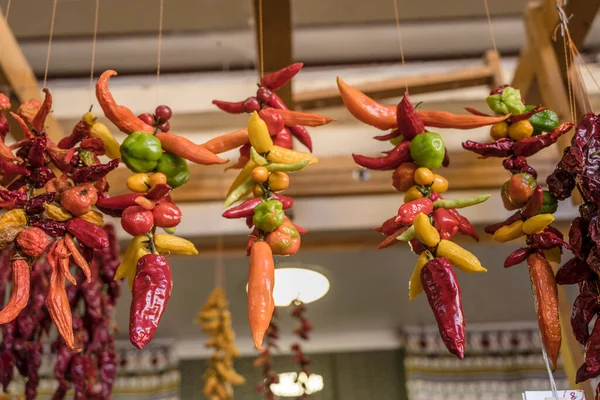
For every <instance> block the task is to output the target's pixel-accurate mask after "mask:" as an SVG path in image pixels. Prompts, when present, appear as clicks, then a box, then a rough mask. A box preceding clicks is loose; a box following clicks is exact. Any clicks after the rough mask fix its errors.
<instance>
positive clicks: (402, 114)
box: [338, 78, 507, 358]
mask: <svg viewBox="0 0 600 400" xmlns="http://www.w3.org/2000/svg"><path fill="white" fill-rule="evenodd" d="M338 88H339V90H340V94H341V95H342V99H343V101H344V104H345V105H346V108H347V109H348V110H349V111H350V112H351V113H352V115H354V116H355V117H356V118H357V119H358V120H360V121H362V122H364V123H366V124H369V125H372V126H374V127H377V128H379V129H382V130H384V129H392V132H391V133H389V134H387V135H382V136H376V137H375V139H376V140H381V141H387V140H389V141H390V142H391V143H392V144H393V145H394V146H395V147H394V148H393V149H392V150H391V151H387V152H385V153H386V155H385V156H382V157H366V156H362V155H355V154H354V155H353V157H354V161H355V162H356V163H357V164H358V165H360V166H362V167H365V168H369V169H375V170H386V171H391V170H393V171H394V172H393V174H392V182H393V186H394V188H395V189H396V190H398V191H405V192H406V193H405V196H404V202H405V203H404V204H403V205H402V206H401V207H400V208H399V209H398V212H397V214H396V215H394V216H393V217H391V218H389V219H388V220H386V221H385V222H384V223H383V224H382V225H381V226H380V227H378V228H375V230H376V231H377V232H380V233H382V234H383V235H385V236H386V238H385V239H384V240H383V242H382V243H380V244H379V246H378V249H382V248H386V247H389V246H392V245H394V244H396V243H398V242H399V241H405V242H408V243H409V244H410V247H411V249H412V250H413V252H415V254H417V255H419V260H418V261H417V265H416V267H415V269H414V271H413V273H412V275H411V278H410V282H409V298H410V299H414V298H415V297H416V296H417V295H418V294H420V293H421V292H423V291H424V292H425V294H426V295H427V298H428V300H429V304H430V306H431V309H432V311H433V313H434V316H435V318H436V321H437V324H438V328H439V331H440V335H441V337H442V339H443V340H444V343H445V344H446V347H447V348H448V350H449V351H450V352H451V353H453V354H455V355H456V356H458V357H459V358H463V357H464V351H465V321H464V317H463V311H462V302H461V294H460V287H459V285H458V282H457V278H456V275H455V273H454V270H453V269H452V266H454V267H456V268H458V269H460V270H462V271H464V272H468V273H473V272H486V269H485V268H483V267H482V266H481V263H480V262H479V260H478V259H477V257H475V256H474V255H473V254H472V253H470V252H468V251H467V250H465V249H463V248H462V247H460V246H458V245H456V244H455V243H453V242H452V241H451V240H450V239H452V238H453V237H454V236H455V235H456V234H457V233H461V234H463V235H468V236H471V237H473V238H474V239H475V240H479V237H478V235H477V233H476V232H475V229H474V227H473V225H472V224H471V223H470V222H469V220H468V219H467V218H465V217H464V216H462V215H461V214H460V213H459V212H458V211H457V210H456V209H457V208H464V207H469V206H473V205H476V204H479V203H481V202H484V201H486V200H487V199H488V198H489V197H490V196H489V195H481V196H476V197H474V198H471V199H461V200H444V199H443V198H442V195H441V194H442V193H444V192H446V191H447V190H448V182H447V180H446V179H445V178H444V177H443V176H441V175H439V174H436V173H434V172H433V170H434V169H437V168H440V167H442V166H443V167H447V166H448V165H449V162H450V160H449V157H448V154H447V151H446V148H445V145H444V141H443V140H442V138H441V136H440V135H439V134H437V133H434V132H429V131H427V130H426V126H433V127H442V128H455V129H471V128H476V127H480V126H486V125H491V124H494V123H498V122H501V121H504V120H505V119H506V118H507V117H505V116H500V117H490V116H478V115H457V114H451V113H447V112H441V111H417V110H416V109H415V107H414V106H413V105H412V103H411V102H410V100H409V98H408V96H407V95H406V94H405V95H404V97H403V99H402V100H401V101H400V103H399V104H398V105H397V107H393V108H391V107H387V106H383V105H381V104H379V103H377V102H375V101H374V100H372V99H370V98H369V97H367V96H366V95H364V94H363V93H361V92H360V91H359V90H357V89H355V88H353V87H351V86H349V85H347V84H346V83H345V82H343V81H342V80H341V79H339V78H338Z"/></svg>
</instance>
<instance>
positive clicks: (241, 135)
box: [201, 128, 250, 154]
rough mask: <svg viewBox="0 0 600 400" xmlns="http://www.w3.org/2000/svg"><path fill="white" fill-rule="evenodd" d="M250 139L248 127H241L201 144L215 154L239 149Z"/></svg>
mask: <svg viewBox="0 0 600 400" xmlns="http://www.w3.org/2000/svg"><path fill="white" fill-rule="evenodd" d="M249 141H250V140H249V139H248V128H244V129H240V130H239V131H235V132H231V133H226V134H224V135H221V136H217V137H216V138H213V139H210V140H209V141H208V142H206V143H202V145H201V146H202V147H204V148H205V149H207V150H209V151H211V152H213V153H215V154H219V153H224V152H226V151H229V150H233V149H237V148H238V147H240V146H243V145H245V144H246V143H248V142H249Z"/></svg>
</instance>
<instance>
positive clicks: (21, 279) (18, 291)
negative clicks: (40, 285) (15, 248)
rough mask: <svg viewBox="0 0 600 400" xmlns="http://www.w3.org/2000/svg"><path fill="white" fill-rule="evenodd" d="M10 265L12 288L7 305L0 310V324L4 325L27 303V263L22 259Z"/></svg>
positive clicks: (28, 286)
mask: <svg viewBox="0 0 600 400" xmlns="http://www.w3.org/2000/svg"><path fill="white" fill-rule="evenodd" d="M11 265H12V273H13V287H12V292H11V294H10V299H9V300H8V303H6V306H5V307H4V308H3V309H2V310H0V324H6V323H7V322H10V321H12V320H14V319H15V318H16V317H17V315H19V313H20V312H21V311H22V310H23V309H24V308H25V306H27V301H28V300H29V288H30V277H29V265H27V261H25V260H24V259H15V260H13V261H12V263H11ZM3 301H4V299H3Z"/></svg>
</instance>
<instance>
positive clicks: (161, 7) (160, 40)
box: [156, 0, 165, 105]
mask: <svg viewBox="0 0 600 400" xmlns="http://www.w3.org/2000/svg"><path fill="white" fill-rule="evenodd" d="M164 6H165V4H164V0H160V12H159V14H160V15H159V20H158V55H157V60H156V105H158V88H159V84H160V56H161V52H162V34H163V13H164Z"/></svg>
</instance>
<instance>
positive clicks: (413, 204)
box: [396, 198, 433, 225]
mask: <svg viewBox="0 0 600 400" xmlns="http://www.w3.org/2000/svg"><path fill="white" fill-rule="evenodd" d="M432 212H433V202H432V201H431V200H430V199H428V198H422V199H417V200H413V201H409V202H408V203H404V204H402V206H401V207H400V208H399V209H398V218H397V219H396V221H398V222H399V223H401V224H403V225H410V224H412V223H413V221H414V220H415V217H416V216H417V215H419V213H423V214H425V215H429V214H431V213H432Z"/></svg>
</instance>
